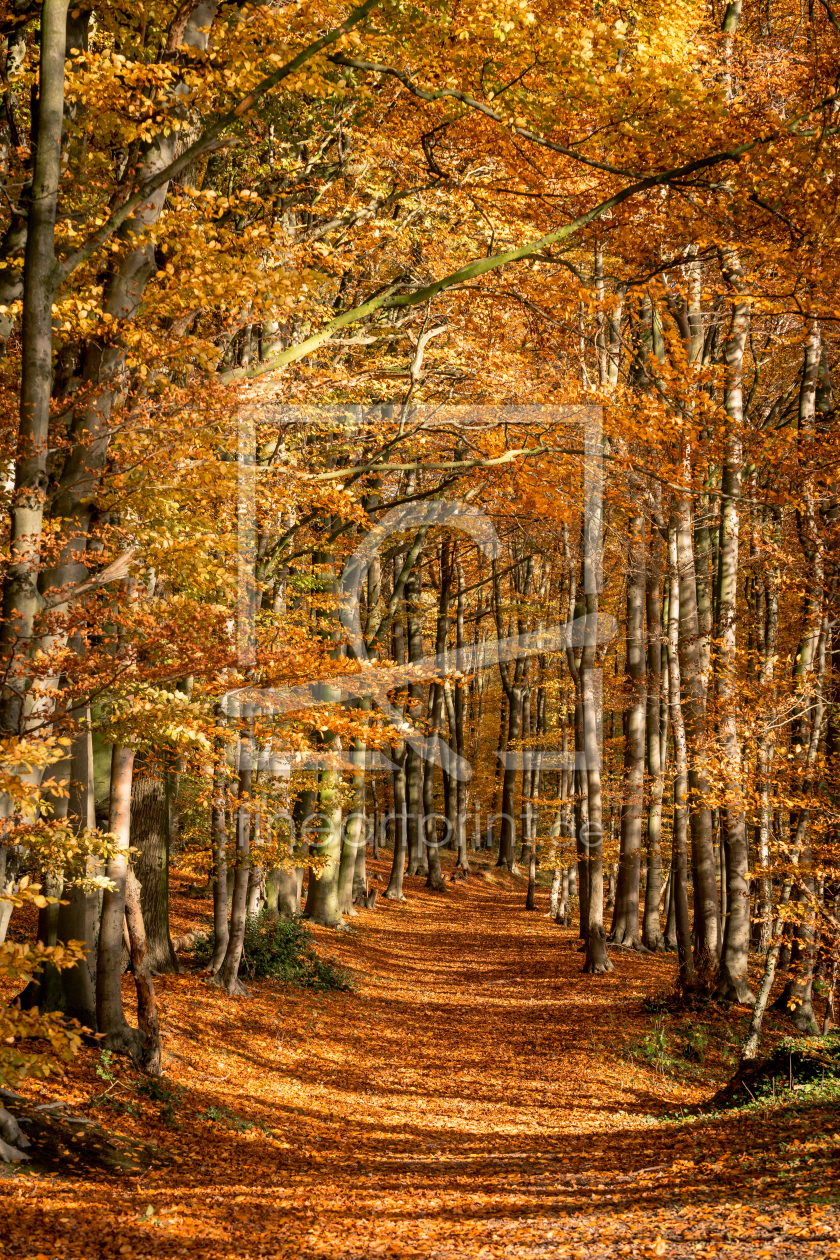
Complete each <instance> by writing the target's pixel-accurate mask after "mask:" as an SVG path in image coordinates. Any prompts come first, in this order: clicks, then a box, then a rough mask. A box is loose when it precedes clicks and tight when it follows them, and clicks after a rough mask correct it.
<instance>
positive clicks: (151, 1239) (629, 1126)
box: [0, 872, 840, 1260]
mask: <svg viewBox="0 0 840 1260" xmlns="http://www.w3.org/2000/svg"><path fill="white" fill-rule="evenodd" d="M488 876H489V878H488ZM491 878H493V877H492V875H491V874H490V873H489V872H488V873H485V874H484V875H482V874H480V873H479V874H476V875H473V876H471V878H470V879H469V880H468V881H467V882H466V883H456V884H450V885H449V887H448V891H447V893H446V894H437V895H434V894H428V893H426V892H425V890H423V889H422V885H421V883H420V881H416V880H408V881H407V891H408V894H409V900H408V902H407V903H405V904H403V905H395V904H393V903H388V902H385V903H384V904H383V903H382V902H381V901H380V903H379V906H378V907H377V909H376V911H374V912H362V914H360V916H359V919H358V920H356V921H354V924H353V927H352V930H351V931H349V932H345V933H338V934H336V933H328V932H321V931H319V932H318V933H317V936H318V946H319V949H321V950H322V951H324V952H330V953H333V954H334V955H336V956H338V957H340V958H341V959H342V961H344V962H345V963H347V964H348V965H350V966H352V967H353V968H354V969H355V970H356V972H357V975H358V981H359V989H358V992H357V993H355V994H342V993H329V994H320V995H317V994H316V995H313V994H311V993H300V992H296V991H289V990H285V989H280V988H279V987H278V986H272V985H270V984H265V985H262V986H259V987H258V988H257V989H256V990H255V993H254V996H253V997H252V998H251V999H250V1000H249V1001H247V1002H244V1003H243V1002H240V1001H234V1000H232V999H228V998H226V997H224V996H222V995H220V994H219V993H218V992H217V991H215V990H213V989H210V988H208V987H207V986H206V985H205V984H203V983H202V981H201V979H200V978H199V977H197V976H195V975H189V976H185V977H179V978H172V979H167V980H164V981H163V982H162V985H161V988H162V995H161V1001H162V1007H163V1013H164V1021H165V1025H166V1027H167V1029H168V1031H169V1037H168V1039H167V1041H166V1047H167V1062H166V1068H165V1070H166V1072H167V1076H168V1078H169V1080H170V1081H171V1082H172V1084H173V1089H174V1090H175V1092H176V1095H177V1097H176V1100H175V1105H174V1106H172V1107H170V1109H169V1112H168V1113H166V1108H165V1106H164V1107H163V1108H160V1110H161V1112H162V1113H164V1114H163V1117H162V1119H161V1120H158V1119H157V1118H156V1117H157V1113H158V1107H159V1104H158V1106H152V1107H151V1108H150V1107H149V1106H148V1105H146V1106H145V1107H144V1109H143V1111H142V1115H134V1116H132V1115H131V1114H130V1113H125V1114H123V1115H116V1116H114V1117H113V1118H109V1120H108V1123H109V1124H111V1126H112V1127H113V1128H117V1129H119V1130H120V1131H121V1132H125V1133H132V1134H135V1135H138V1134H142V1135H144V1136H149V1134H150V1133H152V1134H153V1135H154V1137H155V1138H156V1140H157V1141H159V1143H160V1145H161V1147H163V1148H166V1149H167V1150H168V1151H170V1152H173V1154H174V1162H172V1163H170V1164H168V1165H167V1166H165V1167H163V1168H160V1169H151V1170H147V1171H146V1172H144V1173H138V1174H136V1175H130V1176H128V1177H125V1176H124V1177H122V1178H117V1177H112V1178H100V1179H99V1180H96V1179H94V1177H93V1176H92V1175H84V1174H80V1175H78V1176H70V1177H68V1176H66V1175H65V1174H60V1175H59V1176H57V1177H53V1178H49V1179H44V1178H40V1179H36V1178H32V1177H23V1176H16V1177H15V1179H14V1180H13V1181H12V1180H9V1181H4V1182H3V1190H4V1191H5V1190H7V1189H8V1193H5V1194H3V1202H2V1204H0V1221H2V1220H3V1217H5V1218H6V1228H5V1231H4V1233H3V1234H0V1237H5V1238H6V1239H7V1240H10V1245H9V1246H8V1249H7V1250H6V1254H8V1255H9V1256H10V1257H14V1260H18V1257H20V1258H23V1257H38V1256H41V1257H49V1258H50V1260H52V1257H62V1260H63V1258H64V1257H71V1256H72V1257H77V1256H79V1257H85V1258H88V1257H111V1256H123V1255H124V1256H135V1257H140V1256H154V1257H159V1256H177V1255H187V1256H196V1257H197V1256H202V1257H206V1258H207V1260H217V1258H219V1260H221V1258H222V1257H225V1258H226V1257H237V1260H262V1258H268V1257H292V1256H303V1257H311V1258H312V1260H315V1258H316V1257H317V1258H318V1260H321V1258H323V1260H327V1258H329V1260H337V1258H342V1260H344V1258H345V1257H347V1258H350V1257H354V1258H355V1257H364V1256H371V1255H380V1254H390V1255H404V1256H416V1257H430V1258H431V1257H435V1258H437V1257H441V1258H442V1257H452V1258H453V1260H454V1258H455V1257H463V1256H465V1255H466V1256H468V1255H471V1254H476V1255H479V1254H480V1255H481V1256H482V1257H494V1256H500V1257H501V1256H504V1257H531V1256H565V1255H570V1256H574V1255H577V1256H581V1257H584V1256H585V1257H587V1258H588V1257H600V1256H614V1255H623V1254H627V1255H629V1254H636V1255H640V1254H641V1255H645V1254H647V1255H669V1256H674V1257H688V1256H691V1257H696V1256H710V1255H732V1256H742V1255H743V1256H746V1255H749V1256H751V1257H754V1256H768V1257H769V1256H771V1255H772V1256H774V1257H775V1256H784V1255H808V1256H809V1257H824V1256H834V1257H840V1245H838V1242H837V1237H838V1232H840V1230H839V1229H838V1214H837V1210H836V1207H835V1203H836V1189H837V1186H836V1168H835V1171H834V1173H833V1174H832V1172H831V1168H832V1165H831V1158H832V1153H833V1152H832V1139H831V1135H830V1134H828V1133H826V1132H825V1131H824V1130H825V1125H824V1123H821V1127H822V1129H823V1131H822V1132H821V1133H820V1134H819V1135H818V1136H819V1141H818V1142H817V1143H816V1145H814V1144H812V1145H811V1146H809V1145H807V1144H808V1142H809V1132H810V1131H809V1129H808V1128H807V1127H806V1120H805V1118H804V1117H798V1118H797V1116H793V1117H791V1116H788V1117H785V1116H784V1115H783V1114H782V1113H781V1111H779V1112H778V1113H772V1114H768V1116H766V1117H765V1118H763V1119H762V1120H761V1121H758V1120H755V1119H744V1118H743V1117H741V1118H737V1117H729V1118H727V1119H725V1120H715V1121H706V1122H704V1123H703V1124H702V1125H698V1124H691V1123H689V1124H678V1123H672V1124H665V1125H663V1124H661V1123H657V1122H656V1121H655V1120H654V1117H656V1116H662V1115H663V1114H664V1113H665V1112H666V1111H674V1110H676V1109H677V1108H678V1107H680V1106H686V1105H689V1104H691V1103H692V1102H695V1101H698V1100H700V1099H701V1098H703V1097H706V1096H708V1094H709V1092H710V1090H709V1084H708V1081H706V1082H700V1081H699V1080H698V1081H696V1082H694V1083H692V1084H690V1085H685V1084H683V1085H680V1086H675V1085H674V1084H673V1083H670V1082H669V1081H667V1080H665V1079H664V1078H663V1077H661V1076H658V1075H656V1074H655V1073H653V1072H652V1071H650V1070H649V1069H646V1068H645V1069H642V1068H639V1067H638V1066H636V1065H635V1064H634V1063H633V1062H632V1061H631V1060H630V1059H629V1058H628V1056H627V1053H626V1043H627V1042H628V1040H632V1038H633V1037H634V1036H636V1037H641V1036H642V1035H644V1033H645V1032H646V1031H649V1030H650V1028H651V1016H650V1015H646V1014H645V1013H644V1011H643V1010H642V1000H643V998H644V997H645V996H650V995H651V994H655V993H657V992H661V991H664V990H665V989H667V988H668V986H669V985H670V984H671V983H672V979H673V962H672V961H671V960H670V959H660V958H653V957H647V958H638V957H636V956H632V955H629V956H628V955H625V954H623V953H619V954H618V956H617V957H616V970H615V972H614V973H612V974H611V975H609V976H605V977H600V978H597V979H593V978H589V977H584V976H582V975H581V974H580V962H581V960H580V956H579V954H578V952H577V941H576V939H575V937H574V934H573V933H571V932H565V931H560V930H559V929H557V928H556V927H554V926H552V925H550V924H549V923H548V921H547V920H546V919H544V918H542V917H541V916H540V915H538V914H526V913H525V911H524V910H523V909H522V904H523V901H524V897H523V895H522V889H521V885H520V884H518V883H515V882H514V881H512V880H511V879H510V878H509V877H502V878H501V879H500V880H497V881H496V882H490V879H491ZM204 908H206V907H204ZM96 1062H97V1056H96V1055H94V1054H92V1053H88V1054H87V1057H86V1059H85V1060H84V1061H83V1062H81V1063H79V1064H78V1065H74V1067H73V1068H72V1069H71V1070H70V1073H69V1076H68V1081H67V1083H66V1085H64V1086H58V1087H57V1086H56V1085H53V1084H51V1083H50V1082H48V1083H47V1087H46V1088H45V1091H44V1098H45V1099H46V1098H48V1097H57V1096H61V1097H64V1098H68V1099H70V1100H71V1101H72V1102H73V1103H74V1105H75V1106H76V1107H77V1108H82V1107H83V1106H84V1100H85V1099H88V1098H89V1097H90V1095H91V1094H92V1093H95V1092H97V1091H99V1090H101V1089H102V1081H101V1079H97V1077H96V1075H95V1070H94V1069H95V1064H96ZM117 1074H118V1075H120V1076H121V1078H122V1079H123V1080H124V1081H125V1082H126V1084H128V1085H130V1084H131V1080H130V1074H128V1073H125V1072H122V1070H121V1069H119V1070H118V1073H117ZM179 1090H182V1091H183V1093H180V1094H178V1093H177V1091H179ZM59 1091H60V1092H59ZM115 1094H116V1095H117V1096H118V1097H120V1096H121V1097H123V1098H125V1099H130V1098H132V1097H133V1095H132V1093H131V1091H130V1090H128V1089H125V1090H123V1092H122V1094H121V1095H120V1093H119V1090H117V1091H115ZM128 1105H129V1106H131V1105H132V1104H131V1103H129V1104H128ZM97 1114H100V1115H101V1114H102V1111H101V1109H100V1110H98V1111H97ZM167 1114H168V1119H169V1120H170V1122H171V1121H172V1120H173V1119H174V1122H175V1124H178V1125H180V1127H179V1128H173V1127H172V1124H171V1123H169V1124H167V1123H165V1122H164V1121H165V1119H166V1117H167ZM811 1123H813V1118H812V1120H811ZM835 1127H836V1126H835ZM780 1139H781V1140H784V1141H785V1142H786V1143H788V1144H790V1143H792V1142H796V1141H799V1142H801V1143H803V1145H802V1150H801V1156H802V1157H801V1158H799V1159H798V1162H797V1163H795V1164H794V1163H793V1162H792V1161H791V1160H790V1159H789V1158H786V1160H785V1161H780V1158H779V1153H778V1146H779V1141H780ZM834 1141H836V1138H835V1139H834ZM834 1153H835V1154H836V1151H835V1152H834ZM789 1156H790V1149H789V1150H788V1157H789ZM808 1161H810V1162H808ZM832 1177H834V1184H833V1185H832ZM832 1200H833V1201H832Z"/></svg>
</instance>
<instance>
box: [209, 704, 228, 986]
mask: <svg viewBox="0 0 840 1260" xmlns="http://www.w3.org/2000/svg"><path fill="white" fill-rule="evenodd" d="M216 721H217V723H219V724H221V722H222V721H223V714H222V712H221V707H220V708H219V709H217V712H216ZM226 769H227V764H226V758H225V743H224V736H223V735H221V734H219V735H218V736H217V737H216V765H215V769H214V773H213V805H212V809H211V813H210V827H211V831H212V837H211V843H212V845H213V956H212V958H211V960H210V973H211V975H215V974H216V972H217V971H218V970H219V968H220V967H221V965H222V963H223V962H224V958H225V954H226V953H227V946H228V938H229V929H228V861H227V815H226V809H225V797H226V793H227V776H226V773H225V771H226Z"/></svg>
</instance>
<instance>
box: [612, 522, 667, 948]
mask: <svg viewBox="0 0 840 1260" xmlns="http://www.w3.org/2000/svg"><path fill="white" fill-rule="evenodd" d="M629 532H630V543H629V555H628V568H627V644H626V654H625V666H624V669H625V676H626V688H625V690H626V693H627V695H628V704H627V708H626V709H625V712H624V791H623V794H622V800H621V842H620V857H619V864H618V881H617V887H616V893H615V906H614V911H613V921H612V931H611V933H610V941H611V942H612V943H614V944H616V945H621V946H623V947H624V948H629V949H636V950H642V949H644V946H643V945H642V939H641V934H640V931H639V874H640V861H641V849H642V808H643V805H644V771H645V709H646V687H645V643H644V620H645V555H644V519H643V517H642V516H641V515H635V516H633V517H632V518H631V520H630V525H629ZM658 698H659V697H658V696H657V701H658ZM657 899H658V891H657Z"/></svg>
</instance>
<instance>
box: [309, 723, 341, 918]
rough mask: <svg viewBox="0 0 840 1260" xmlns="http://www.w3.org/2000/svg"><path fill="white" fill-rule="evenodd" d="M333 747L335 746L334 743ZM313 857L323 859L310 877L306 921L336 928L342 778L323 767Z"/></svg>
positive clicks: (336, 772) (337, 916)
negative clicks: (316, 870)
mask: <svg viewBox="0 0 840 1260" xmlns="http://www.w3.org/2000/svg"><path fill="white" fill-rule="evenodd" d="M333 747H336V742H334V743H333ZM313 855H314V856H315V857H319V858H324V859H326V865H325V866H324V868H323V870H322V872H321V874H320V875H319V876H316V875H315V873H314V872H313V871H310V874H309V894H308V896H307V899H306V907H305V909H304V912H303V917H304V918H305V919H309V920H311V921H312V922H313V923H320V924H321V926H322V927H338V926H339V925H340V924H341V923H342V922H343V920H342V916H341V909H340V907H339V903H338V871H339V865H340V863H341V775H340V773H339V771H338V770H336V769H334V768H332V767H329V766H325V767H324V769H323V770H322V771H321V776H320V782H319V785H318V831H317V840H316V843H315V844H314V846H313Z"/></svg>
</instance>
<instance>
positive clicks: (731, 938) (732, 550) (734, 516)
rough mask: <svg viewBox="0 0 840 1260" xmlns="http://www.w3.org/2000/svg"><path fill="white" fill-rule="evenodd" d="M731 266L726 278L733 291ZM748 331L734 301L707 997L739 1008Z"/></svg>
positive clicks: (744, 946) (743, 981)
mask: <svg viewBox="0 0 840 1260" xmlns="http://www.w3.org/2000/svg"><path fill="white" fill-rule="evenodd" d="M739 274H740V272H739V271H736V269H735V268H734V267H733V268H732V270H731V278H732V280H733V282H734V283H735V284H736V286H737V287H740V285H739V284H738V281H737V275H739ZM748 329H749V304H748V302H746V301H744V300H743V299H741V298H739V299H736V300H735V301H734V302H733V304H732V318H731V321H730V325H729V335H728V336H727V339H726V345H725V347H724V362H725V365H726V376H725V384H724V406H725V408H726V414H727V451H726V462H725V465H724V470H723V486H722V489H723V497H722V499H721V514H720V547H719V552H718V554H719V568H718V581H717V607H718V623H719V624H718V633H717V636H716V642H717V653H718V662H717V669H716V670H715V684H716V690H717V698H718V704H719V706H720V717H719V724H720V740H721V753H722V761H723V774H724V790H725V792H726V803H725V807H724V808H725V816H724V818H723V820H722V822H723V841H724V844H723V850H724V854H723V855H724V858H725V863H726V870H725V872H724V871H723V870H721V880H723V879H724V876H725V880H726V920H725V923H724V932H723V946H722V952H721V959H720V972H719V975H718V982H717V987H716V990H715V996H716V997H718V998H720V999H724V1000H728V1001H733V1002H738V1003H739V1004H740V1005H742V1006H751V1005H753V1004H754V1003H755V995H754V994H753V992H752V990H751V989H750V986H749V984H748V982H747V963H748V960H749V948H750V900H749V883H748V868H749V846H748V843H747V821H746V815H745V812H744V799H743V785H742V783H741V747H740V743H739V740H738V730H737V723H736V697H737V694H738V683H737V680H736V677H735V669H736V663H737V662H736V650H737V641H736V640H737V635H736V625H737V599H738V530H739V525H740V520H739V513H740V506H739V504H740V499H741V464H742V460H743V455H742V438H741V430H742V427H743V420H744V409H743V392H742V379H743V364H744V346H745V344H746V339H747V333H748Z"/></svg>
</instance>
